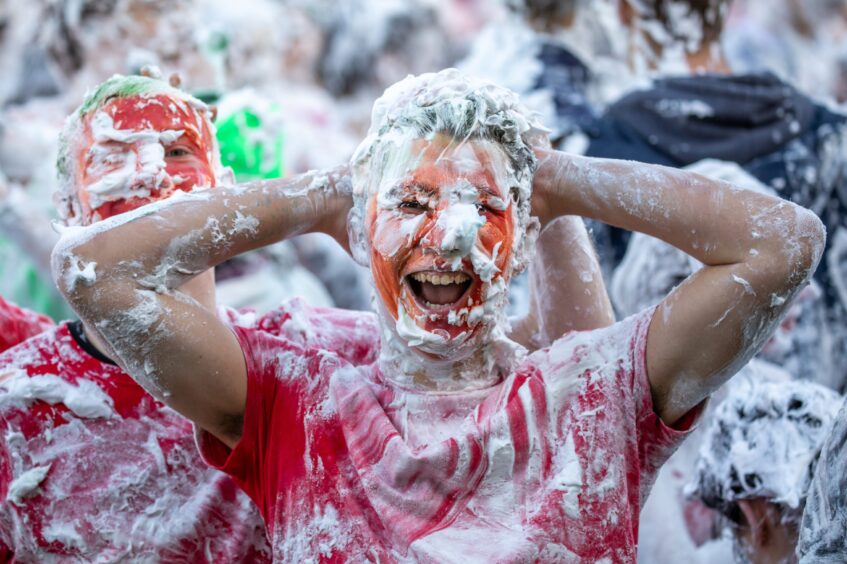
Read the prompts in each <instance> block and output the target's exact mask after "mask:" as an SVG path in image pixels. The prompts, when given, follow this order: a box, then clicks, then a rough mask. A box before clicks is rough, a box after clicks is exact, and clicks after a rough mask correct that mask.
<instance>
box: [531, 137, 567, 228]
mask: <svg viewBox="0 0 847 564" xmlns="http://www.w3.org/2000/svg"><path fill="white" fill-rule="evenodd" d="M533 150H534V151H535V157H536V159H538V169H537V170H536V171H535V176H534V177H533V181H532V215H534V216H535V217H537V218H538V221H539V222H541V228H542V229H543V228H544V227H545V226H546V225H547V224H548V223H550V222H551V221H553V220H554V219H556V218H557V217H558V216H560V215H563V214H562V213H561V212H559V211H558V210H557V208H558V207H559V206H558V205H557V199H558V196H557V194H558V192H559V191H560V190H559V187H560V186H561V184H562V178H563V176H562V175H563V172H564V168H565V167H564V164H565V163H564V162H563V161H562V159H561V158H560V157H561V156H562V153H561V152H560V151H555V150H554V149H552V148H551V147H550V143H549V142H547V143H546V146H545V145H540V144H536V145H535V146H534V147H533Z"/></svg>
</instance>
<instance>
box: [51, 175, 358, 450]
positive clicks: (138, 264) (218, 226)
mask: <svg viewBox="0 0 847 564" xmlns="http://www.w3.org/2000/svg"><path fill="white" fill-rule="evenodd" d="M344 182H346V177H343V176H338V175H318V174H307V175H304V176H302V177H297V178H294V179H291V180H286V181H268V182H260V183H254V184H248V185H245V186H239V187H233V188H222V187H219V188H214V189H212V190H207V191H202V192H194V193H191V194H185V195H182V196H178V197H175V198H171V199H170V200H168V201H165V202H161V203H157V204H153V205H150V206H147V207H145V208H141V209H139V210H136V211H135V212H129V213H127V214H123V215H121V216H116V217H115V218H113V219H109V220H105V221H103V222H100V223H98V224H96V225H93V226H90V227H87V228H82V229H79V230H75V229H72V230H69V231H68V232H67V233H66V235H65V236H64V237H63V239H62V240H61V241H60V243H59V244H58V245H57V247H56V250H55V251H54V253H53V267H54V277H55V278H56V282H57V284H58V286H59V288H60V290H61V291H62V292H63V294H64V295H65V296H66V297H67V299H68V301H69V303H70V304H71V305H72V306H73V308H74V309H75V310H76V312H77V313H78V314H79V316H80V319H82V321H83V322H84V323H85V325H86V329H87V330H89V331H92V332H94V333H95V335H94V336H95V337H96V338H98V339H100V340H102V341H103V343H101V344H102V345H103V347H104V348H105V352H106V353H107V354H109V356H111V357H112V358H114V359H115V360H116V361H117V362H118V363H119V364H120V365H121V366H122V367H123V368H124V369H125V370H126V371H127V372H128V373H129V374H130V375H131V376H132V377H133V378H134V379H135V380H136V381H137V382H139V384H141V385H142V386H143V387H144V388H145V389H146V390H147V391H148V392H150V393H151V394H153V396H154V397H156V398H158V399H160V400H162V401H164V402H166V403H167V404H168V405H170V406H171V407H173V408H174V409H176V410H177V411H179V412H180V413H182V414H183V415H184V416H186V417H187V418H189V419H191V420H192V421H194V422H195V423H197V424H198V425H199V426H200V427H202V428H203V429H206V430H208V431H210V432H212V433H213V434H215V435H216V436H217V437H218V438H220V439H221V440H224V441H225V442H226V443H227V444H230V445H232V444H234V443H235V442H236V441H237V440H238V436H239V435H240V432H241V426H240V417H241V415H242V413H243V410H244V405H245V401H246V381H247V372H246V370H247V369H246V365H245V357H244V353H243V351H242V349H241V345H240V344H239V342H238V341H237V339H236V337H235V335H234V334H233V333H232V331H231V330H230V328H229V327H228V326H227V325H226V324H225V323H223V322H222V321H221V320H219V319H218V318H217V316H216V312H215V308H214V295H213V293H210V292H211V289H212V288H213V278H212V277H213V272H212V271H211V268H212V267H213V266H215V265H216V264H218V263H220V262H222V261H224V260H226V259H228V258H230V257H232V256H234V255H237V254H239V253H242V252H245V251H248V250H251V249H255V248H257V247H260V246H263V245H267V244H271V243H274V242H276V241H279V240H281V239H284V238H285V237H289V236H292V235H295V234H298V233H303V232H307V231H316V230H321V231H328V232H332V233H333V234H334V235H336V236H339V233H338V231H339V230H340V226H339V225H338V224H341V223H343V222H342V221H340V218H345V217H346V214H345V213H344V211H345V209H349V207H350V204H349V200H348V198H349V196H347V195H346V194H347V192H348V191H347V190H346V189H345V188H344V187H343V186H341V184H343V183H344ZM345 206H346V208H345Z"/></svg>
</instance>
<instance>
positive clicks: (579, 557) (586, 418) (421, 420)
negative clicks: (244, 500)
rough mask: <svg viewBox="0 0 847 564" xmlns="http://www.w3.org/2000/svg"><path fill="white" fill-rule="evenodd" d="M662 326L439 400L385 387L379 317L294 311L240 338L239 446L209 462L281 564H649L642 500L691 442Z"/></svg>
mask: <svg viewBox="0 0 847 564" xmlns="http://www.w3.org/2000/svg"><path fill="white" fill-rule="evenodd" d="M650 315H651V312H645V313H643V314H641V315H638V316H635V317H632V318H629V319H627V320H625V321H622V322H620V323H618V324H616V325H614V326H612V327H609V328H606V329H602V330H597V331H593V332H581V333H576V332H575V333H570V334H567V335H565V336H564V337H562V338H561V339H559V340H558V341H556V342H555V343H554V344H553V345H552V346H551V347H550V348H548V349H544V350H541V351H538V352H535V353H533V354H531V355H529V356H528V357H526V359H525V360H523V361H522V363H521V364H520V365H519V367H518V368H517V369H516V370H515V372H514V373H513V374H512V375H510V376H509V377H508V378H506V379H505V380H504V381H503V382H502V383H500V384H498V385H496V386H494V387H491V388H488V389H485V390H481V391H477V392H473V393H456V394H441V395H436V394H428V393H421V392H415V391H409V390H405V389H402V388H400V387H398V386H396V385H393V384H392V383H391V382H389V381H387V380H386V379H385V378H383V377H382V376H381V374H380V372H379V369H378V368H377V364H376V363H375V360H376V356H377V352H378V334H379V333H378V327H377V324H376V321H375V319H374V318H373V316H371V315H369V314H362V313H354V312H346V311H341V310H329V309H310V308H308V307H306V306H304V305H302V303H300V302H294V303H292V304H289V305H288V306H284V309H282V310H280V311H277V312H275V313H274V317H275V319H276V322H277V323H279V324H280V325H281V326H280V327H279V328H276V329H275V330H274V331H267V330H262V322H260V323H259V328H258V329H248V328H244V327H236V328H235V331H236V333H237V336H238V338H239V340H240V342H241V345H242V348H243V350H244V353H245V357H246V359H247V366H248V392H247V406H246V410H245V418H244V432H243V436H242V438H241V440H240V442H239V443H238V445H236V447H235V449H233V450H231V451H230V450H229V449H228V448H227V447H226V446H225V445H224V444H223V443H221V442H220V441H218V440H217V439H215V438H214V437H213V436H211V435H210V434H208V433H203V432H201V433H200V434H199V438H200V440H199V443H200V447H201V451H202V452H203V454H204V457H205V458H206V460H207V461H209V462H210V463H211V464H213V465H215V466H216V467H218V468H221V469H222V470H224V471H225V472H227V473H229V474H230V475H232V476H233V477H234V478H235V479H236V481H238V482H239V484H240V485H241V486H242V487H243V488H244V489H245V491H247V493H248V494H250V496H251V497H252V498H253V499H254V500H255V501H256V503H257V505H258V506H259V508H260V511H261V512H262V515H263V516H264V518H265V522H266V524H267V526H268V531H269V534H270V536H271V545H272V547H273V552H274V558H275V559H276V560H279V561H283V562H304V561H307V560H311V561H321V562H397V561H408V560H411V561H418V562H463V563H466V562H485V563H491V562H533V561H538V562H578V561H586V562H598V561H608V562H635V555H636V539H637V538H638V514H639V510H640V507H641V504H642V502H643V501H644V499H645V497H646V495H647V492H648V490H649V487H650V486H651V485H652V481H653V479H654V477H655V474H656V471H657V469H658V467H659V466H660V465H661V464H662V463H663V462H664V461H665V460H666V459H667V458H668V457H669V456H670V454H671V453H672V452H673V450H674V449H675V448H676V446H677V445H678V444H679V443H680V441H681V440H682V438H683V437H684V436H685V433H683V432H680V431H676V430H673V429H670V428H668V427H667V426H665V425H664V424H663V423H662V422H661V420H660V419H659V418H658V417H657V415H656V414H655V412H654V410H653V406H652V400H651V395H650V386H649V384H648V381H647V376H646V366H645V345H646V338H647V337H646V336H647V328H648V325H649V321H650ZM287 325H290V326H291V327H290V329H287V328H286V326H287ZM368 342H370V345H369V346H363V345H365V344H366V343H368ZM691 419H693V416H692V417H691ZM688 425H690V420H689V421H687V422H686V426H688Z"/></svg>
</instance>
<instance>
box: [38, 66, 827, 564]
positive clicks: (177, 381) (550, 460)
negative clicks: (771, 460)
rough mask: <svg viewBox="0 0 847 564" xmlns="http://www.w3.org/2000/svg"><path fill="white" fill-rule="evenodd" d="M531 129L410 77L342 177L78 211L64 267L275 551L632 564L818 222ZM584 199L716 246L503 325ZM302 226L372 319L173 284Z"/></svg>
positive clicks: (622, 221)
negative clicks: (351, 272) (646, 288)
mask: <svg viewBox="0 0 847 564" xmlns="http://www.w3.org/2000/svg"><path fill="white" fill-rule="evenodd" d="M543 137H544V136H543V130H542V129H541V127H540V124H538V123H537V122H536V121H535V120H534V118H533V117H532V116H530V115H529V113H528V112H527V111H526V110H525V109H524V108H523V106H522V105H521V104H520V102H519V100H518V99H517V96H515V95H514V94H513V93H512V92H510V91H508V90H505V89H503V88H499V87H497V86H494V85H492V84H489V83H484V82H479V81H475V80H473V79H469V78H467V77H465V76H463V75H461V74H460V73H458V72H457V71H455V70H452V69H451V70H445V71H441V72H439V73H435V74H425V75H421V76H418V77H409V78H407V79H405V80H403V81H401V82H399V83H397V84H395V85H394V86H392V87H390V88H389V89H388V90H387V91H386V92H385V94H384V95H383V96H382V97H381V98H380V99H379V100H378V101H377V102H376V103H375V105H374V111H373V117H372V124H371V129H370V133H369V135H368V136H367V138H366V139H365V140H364V141H363V143H362V144H361V145H360V147H359V149H358V150H357V152H356V154H355V156H354V157H353V159H352V162H351V165H350V169H349V170H350V172H351V174H349V175H348V168H347V167H340V168H339V169H336V170H332V171H325V172H314V173H309V174H306V175H303V176H300V177H296V178H292V179H289V180H284V181H279V182H261V183H257V184H252V185H246V186H239V187H235V188H224V187H220V188H216V189H215V190H210V191H204V192H194V193H192V194H188V195H185V196H182V197H181V198H178V199H171V200H170V201H168V202H162V203H157V204H155V206H151V207H147V208H143V209H139V210H137V211H136V212H134V213H130V214H126V215H125V216H123V217H120V218H114V219H113V220H109V221H106V222H103V223H101V225H99V226H97V227H96V228H89V229H86V230H83V231H79V232H76V233H68V234H66V236H65V238H64V239H63V241H61V242H60V244H59V245H58V246H57V248H56V251H55V252H54V274H55V277H56V280H57V282H58V283H59V285H60V286H61V288H62V291H63V292H64V293H65V295H66V296H67V298H68V299H69V301H70V302H71V304H72V305H73V307H74V308H75V309H76V310H77V311H78V313H79V314H80V315H81V317H82V319H83V320H84V321H86V323H87V324H88V326H90V327H94V328H96V330H97V333H98V334H99V335H100V337H101V338H102V340H103V342H104V343H106V347H107V351H108V352H109V354H110V355H113V356H114V358H116V359H118V361H119V362H120V363H121V365H122V366H124V367H125V368H126V369H127V371H128V372H129V373H130V374H131V375H132V376H133V377H134V378H135V379H136V380H137V381H138V382H139V383H141V384H142V385H143V386H145V387H146V388H147V389H148V390H149V391H150V392H151V393H152V394H154V395H155V396H156V397H159V398H161V399H162V400H163V401H165V402H166V403H168V404H169V405H170V406H171V407H173V408H174V409H176V410H177V411H179V412H181V413H182V414H184V415H185V416H186V417H187V418H189V419H190V420H192V421H193V422H194V423H195V425H196V427H197V428H198V442H199V445H200V448H201V451H202V453H203V455H204V457H205V458H206V460H207V461H208V462H209V463H211V464H212V465H214V466H216V467H218V468H221V469H223V470H224V471H225V472H227V473H229V474H231V475H232V476H233V477H234V478H235V479H236V481H238V482H239V484H240V485H241V486H242V488H244V489H245V490H246V491H247V492H248V493H249V494H250V496H251V497H252V498H253V499H254V500H255V501H256V502H257V504H258V506H259V507H260V509H261V511H262V515H263V516H264V518H265V522H266V525H267V527H268V531H269V534H270V536H271V543H272V545H273V552H274V558H275V559H276V560H279V561H286V562H293V561H305V560H315V561H325V562H329V561H349V562H361V561H366V560H369V561H381V562H394V561H425V562H432V561H439V562H445V561H458V560H461V561H469V562H496V561H500V562H526V561H544V562H554V561H571V562H572V561H598V560H603V559H606V560H610V561H619V562H633V561H634V560H635V557H636V544H637V543H636V537H637V530H638V514H639V510H640V505H641V503H642V501H643V500H644V498H645V496H646V494H647V492H648V491H649V489H650V485H651V483H652V480H653V478H654V477H655V473H656V471H657V469H658V468H659V466H661V464H662V463H663V462H664V460H666V459H667V457H668V456H670V454H671V453H672V452H673V450H674V449H675V448H676V446H677V445H678V444H679V442H680V441H681V440H682V438H683V437H684V436H685V434H686V431H687V430H688V429H689V428H690V427H691V426H692V424H693V423H694V421H695V420H696V418H697V416H698V414H699V412H700V409H701V405H702V403H703V402H704V400H705V399H706V398H707V397H708V396H709V394H710V393H711V392H712V391H714V390H715V389H716V388H717V387H719V386H720V385H721V384H722V383H723V382H724V381H726V380H727V379H728V378H730V377H731V376H732V375H733V374H734V373H735V371H736V370H737V369H738V368H739V367H740V366H742V365H743V364H744V363H745V362H746V361H747V360H748V359H749V358H750V357H751V356H752V355H753V354H754V352H755V351H756V350H757V348H758V347H759V346H760V345H761V344H762V342H764V340H765V339H766V338H767V336H768V334H769V333H770V332H771V331H772V329H773V328H774V327H775V326H776V324H777V323H778V321H779V318H780V316H781V315H782V313H783V312H784V311H785V309H786V307H787V306H788V304H789V303H790V301H791V298H792V297H793V296H794V295H795V294H796V293H797V292H798V291H799V289H800V288H801V287H802V286H803V285H804V284H805V283H806V282H807V281H808V280H809V278H810V276H811V275H812V272H813V271H814V269H815V266H816V264H817V261H818V260H819V258H820V254H821V251H822V247H823V239H824V234H823V227H822V226H821V224H820V221H819V220H818V219H817V218H816V217H815V216H814V215H813V214H812V213H811V212H808V211H807V210H804V209H803V208H800V207H798V206H796V205H793V204H791V203H788V202H785V201H783V200H780V199H778V198H775V197H771V196H768V195H762V194H757V193H753V192H749V191H745V190H740V189H737V188H734V187H733V186H731V185H729V184H726V183H722V182H720V181H715V180H710V179H707V178H705V177H702V176H699V175H696V174H690V173H685V172H681V171H677V170H674V169H669V168H663V167H659V166H650V165H642V164H637V163H632V162H625V161H613V160H598V159H591V158H585V157H576V156H573V155H569V154H565V153H562V152H558V151H553V150H551V149H549V148H547V146H545V144H544V143H543ZM569 214H570V215H580V216H585V217H590V218H592V219H596V220H599V221H605V222H609V223H612V224H615V225H617V226H620V227H623V228H627V229H631V230H636V231H643V232H645V233H648V234H650V235H653V236H655V237H659V238H662V239H664V240H665V241H667V242H668V243H671V244H673V245H675V246H677V247H679V248H681V249H683V250H685V251H686V252H688V253H690V254H691V255H693V256H694V257H696V258H697V259H698V260H700V261H701V262H702V263H703V264H704V265H705V266H704V267H703V268H702V269H701V270H699V271H698V272H697V273H695V274H693V275H691V276H690V277H689V278H688V279H687V280H686V281H685V282H684V283H683V284H682V285H680V286H679V287H678V288H676V289H675V290H674V291H673V292H672V293H671V294H670V295H669V296H668V297H666V298H665V299H664V300H663V301H662V302H661V303H660V304H659V305H658V306H657V307H656V308H649V309H647V310H645V311H643V312H641V313H639V314H637V315H635V316H632V317H630V318H628V319H626V320H623V321H621V322H619V323H616V324H614V325H612V326H609V327H605V328H601V329H596V330H593V331H579V332H569V333H566V334H563V335H559V336H558V338H557V339H556V340H555V341H554V342H553V343H552V344H551V345H550V346H549V347H545V348H542V349H539V350H536V351H534V352H527V351H526V350H524V349H522V348H521V347H520V346H518V345H516V344H515V343H514V342H512V341H510V340H509V339H508V338H507V337H506V329H507V328H506V325H505V318H504V314H503V309H504V306H505V301H506V298H507V291H506V289H507V287H508V282H509V280H510V278H511V277H512V276H513V275H514V274H515V273H517V272H519V271H520V270H521V269H523V268H524V267H525V266H526V265H527V263H528V262H529V261H530V260H531V258H532V249H533V243H534V240H535V238H536V236H537V234H538V231H539V229H540V228H541V227H543V226H544V225H546V224H547V223H549V222H551V221H552V220H553V219H554V218H556V217H559V216H562V215H569ZM307 231H320V232H324V233H328V234H330V235H332V236H334V237H335V238H336V239H337V240H338V241H339V242H340V243H341V244H342V245H344V246H348V245H349V248H350V249H351V251H352V253H353V255H354V257H355V258H356V259H357V260H359V261H361V262H362V263H367V264H368V265H369V266H370V269H371V273H372V275H373V279H374V285H375V287H376V290H377V305H378V311H377V315H376V318H374V317H372V316H370V315H368V314H365V313H356V312H344V311H339V310H332V309H322V310H318V309H312V308H307V307H305V306H303V305H302V304H294V305H293V306H292V307H290V308H288V309H286V308H283V309H281V310H280V311H279V312H278V320H279V322H280V323H281V324H282V325H283V327H284V331H280V332H279V334H278V335H272V334H269V333H268V332H263V331H261V328H255V329H254V328H250V327H244V326H238V325H231V324H227V323H225V322H224V321H222V320H220V319H219V318H218V317H217V316H216V315H215V314H214V313H213V312H210V311H209V310H208V309H206V308H204V307H203V306H202V305H201V304H200V303H198V302H197V300H195V299H193V298H191V297H190V296H188V295H186V293H185V292H184V291H182V290H180V288H182V287H183V286H184V285H185V284H186V282H188V281H190V280H191V279H192V278H193V277H195V276H196V275H197V273H201V272H204V271H206V270H208V269H209V268H211V267H212V266H214V265H215V264H218V263H219V262H221V261H223V260H226V259H227V258H229V257H231V256H234V255H236V254H238V253H241V252H245V251H247V250H250V249H253V248H256V247H259V246H262V245H266V244H270V243H273V242H276V241H278V240H281V239H284V238H286V237H289V236H292V235H294V234H297V233H302V232H307ZM127 242H131V244H127ZM365 334H370V335H371V344H370V346H363V345H366V344H367V339H366V338H365V337H364V336H363V335H365Z"/></svg>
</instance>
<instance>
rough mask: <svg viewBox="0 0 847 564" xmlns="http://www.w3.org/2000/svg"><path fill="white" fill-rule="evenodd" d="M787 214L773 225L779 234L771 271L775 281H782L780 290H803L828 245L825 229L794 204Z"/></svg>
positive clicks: (812, 216) (771, 254) (773, 240)
mask: <svg viewBox="0 0 847 564" xmlns="http://www.w3.org/2000/svg"><path fill="white" fill-rule="evenodd" d="M787 211H789V213H788V214H785V215H783V216H782V218H781V220H778V219H776V220H775V221H774V222H773V225H774V227H777V228H778V230H779V231H778V232H775V233H774V235H775V236H774V237H772V238H771V242H772V245H771V252H770V253H769V254H770V257H771V260H770V265H771V267H770V268H769V269H768V270H770V271H771V274H772V276H773V278H772V280H774V281H776V280H781V281H782V283H781V284H780V286H782V288H781V289H784V290H792V289H798V288H800V287H802V286H804V285H805V284H806V283H807V282H808V281H809V280H810V279H811V278H812V275H813V274H814V273H815V270H816V269H817V267H818V263H819V262H820V260H821V258H822V257H823V252H824V247H825V245H826V228H825V227H824V225H823V222H821V220H820V218H819V217H818V216H817V215H815V214H814V213H813V212H812V211H810V210H807V209H806V208H803V207H800V206H796V205H794V204H791V205H790V207H789V208H788V210H787ZM775 289H778V288H775Z"/></svg>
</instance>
